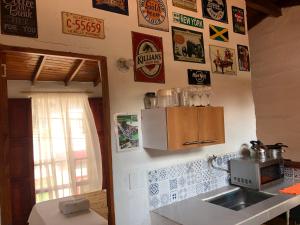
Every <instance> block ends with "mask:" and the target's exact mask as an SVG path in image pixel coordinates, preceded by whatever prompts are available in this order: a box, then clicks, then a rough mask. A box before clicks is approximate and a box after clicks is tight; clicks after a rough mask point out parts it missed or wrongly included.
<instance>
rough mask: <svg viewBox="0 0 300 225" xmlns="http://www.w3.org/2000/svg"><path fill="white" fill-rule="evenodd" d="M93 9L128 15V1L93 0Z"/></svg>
mask: <svg viewBox="0 0 300 225" xmlns="http://www.w3.org/2000/svg"><path fill="white" fill-rule="evenodd" d="M93 7H94V8H97V9H103V10H106V11H110V12H114V13H119V14H123V15H128V14H129V13H128V0H93Z"/></svg>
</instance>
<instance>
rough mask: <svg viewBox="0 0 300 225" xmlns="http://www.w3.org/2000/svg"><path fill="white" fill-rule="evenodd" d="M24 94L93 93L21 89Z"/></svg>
mask: <svg viewBox="0 0 300 225" xmlns="http://www.w3.org/2000/svg"><path fill="white" fill-rule="evenodd" d="M20 93H22V94H93V93H94V92H91V91H21V92H20Z"/></svg>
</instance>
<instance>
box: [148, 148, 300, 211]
mask: <svg viewBox="0 0 300 225" xmlns="http://www.w3.org/2000/svg"><path fill="white" fill-rule="evenodd" d="M236 157H238V154H237V153H228V154H225V155H221V156H218V157H217V160H216V162H215V165H216V166H218V167H221V168H224V169H228V164H229V163H228V162H229V160H230V159H232V158H236ZM285 173H286V175H287V176H293V171H292V172H291V171H285ZM295 177H297V178H299V179H300V170H299V172H298V171H297V173H296V172H295ZM228 184H229V180H228V174H227V172H225V171H220V170H216V169H214V168H212V167H210V166H209V165H208V162H207V160H206V159H199V160H193V161H190V162H187V163H182V164H178V165H173V166H170V167H166V168H160V169H157V170H153V171H149V172H148V189H149V191H148V192H149V204H150V208H151V209H155V208H158V207H161V206H164V205H168V204H171V203H173V202H176V201H179V200H180V201H181V200H184V199H187V198H191V197H194V196H197V195H199V194H201V193H205V192H208V191H211V190H214V189H216V188H220V187H223V186H226V185H228Z"/></svg>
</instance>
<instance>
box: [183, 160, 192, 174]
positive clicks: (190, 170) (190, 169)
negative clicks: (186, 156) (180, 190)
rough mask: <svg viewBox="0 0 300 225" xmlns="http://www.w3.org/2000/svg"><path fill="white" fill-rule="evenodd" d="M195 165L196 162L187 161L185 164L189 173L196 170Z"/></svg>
mask: <svg viewBox="0 0 300 225" xmlns="http://www.w3.org/2000/svg"><path fill="white" fill-rule="evenodd" d="M193 166H194V162H190V163H186V164H185V167H186V168H185V169H186V171H185V173H187V174H189V173H193V172H194V168H193Z"/></svg>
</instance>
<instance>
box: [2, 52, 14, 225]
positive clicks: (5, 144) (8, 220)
mask: <svg viewBox="0 0 300 225" xmlns="http://www.w3.org/2000/svg"><path fill="white" fill-rule="evenodd" d="M0 66H1V67H2V69H1V74H0V106H1V107H0V146H1V147H0V204H1V224H2V225H9V224H12V202H11V185H10V160H9V124H8V96H7V77H6V74H5V73H3V72H4V71H5V67H6V54H5V53H3V52H0Z"/></svg>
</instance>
